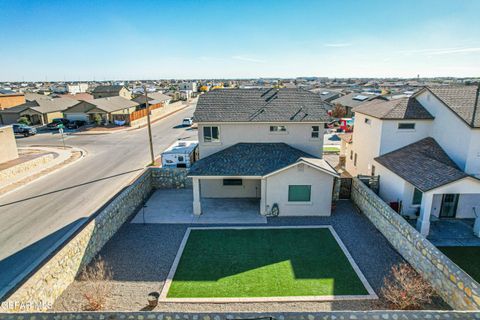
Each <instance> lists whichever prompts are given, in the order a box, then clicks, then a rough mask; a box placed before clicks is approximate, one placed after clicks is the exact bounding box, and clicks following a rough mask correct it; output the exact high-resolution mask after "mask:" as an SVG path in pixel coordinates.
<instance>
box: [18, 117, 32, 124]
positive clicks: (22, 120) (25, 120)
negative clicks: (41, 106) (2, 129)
mask: <svg viewBox="0 0 480 320" xmlns="http://www.w3.org/2000/svg"><path fill="white" fill-rule="evenodd" d="M17 122H18V123H21V124H26V125H27V126H29V125H30V124H31V123H30V120H28V118H27V117H25V116H23V117H20V118H18V120H17Z"/></svg>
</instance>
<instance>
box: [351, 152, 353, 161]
mask: <svg viewBox="0 0 480 320" xmlns="http://www.w3.org/2000/svg"><path fill="white" fill-rule="evenodd" d="M350 160H353V150H350Z"/></svg>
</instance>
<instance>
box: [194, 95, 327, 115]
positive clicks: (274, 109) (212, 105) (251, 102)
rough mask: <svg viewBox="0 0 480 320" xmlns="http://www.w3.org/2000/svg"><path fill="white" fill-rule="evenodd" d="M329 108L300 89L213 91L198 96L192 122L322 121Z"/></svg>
mask: <svg viewBox="0 0 480 320" xmlns="http://www.w3.org/2000/svg"><path fill="white" fill-rule="evenodd" d="M329 108H330V107H329V105H328V104H327V103H325V102H324V101H322V99H321V98H320V97H319V96H318V95H317V94H314V93H312V92H309V91H306V90H302V89H286V88H282V89H274V88H270V89H217V90H213V91H210V92H208V93H206V94H203V95H201V96H200V98H199V100H198V103H197V108H196V110H195V113H194V120H195V121H196V122H325V121H328V120H329V119H330V117H329V116H328V113H327V110H328V109H329Z"/></svg>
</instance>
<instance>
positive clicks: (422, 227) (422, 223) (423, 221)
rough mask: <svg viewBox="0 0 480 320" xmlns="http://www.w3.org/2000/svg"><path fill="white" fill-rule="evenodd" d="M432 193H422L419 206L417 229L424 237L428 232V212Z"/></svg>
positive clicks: (430, 207) (430, 211)
mask: <svg viewBox="0 0 480 320" xmlns="http://www.w3.org/2000/svg"><path fill="white" fill-rule="evenodd" d="M432 203H433V194H432V193H424V194H423V197H422V204H421V207H420V217H418V220H417V230H418V232H420V233H421V234H422V235H424V236H425V237H426V236H428V233H429V232H430V214H431V213H432Z"/></svg>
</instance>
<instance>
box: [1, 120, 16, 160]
mask: <svg viewBox="0 0 480 320" xmlns="http://www.w3.org/2000/svg"><path fill="white" fill-rule="evenodd" d="M0 145H1V146H2V147H1V148H0V164H1V163H4V162H7V161H10V160H15V159H17V158H18V151H17V142H16V141H15V134H14V133H13V129H12V126H3V127H0Z"/></svg>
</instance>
